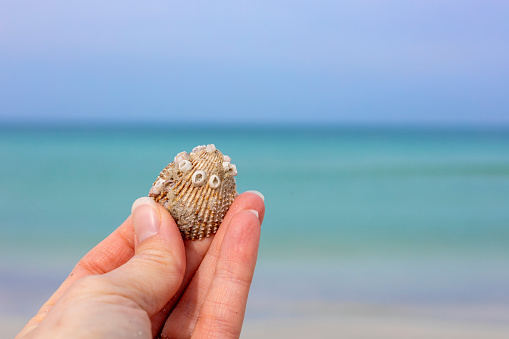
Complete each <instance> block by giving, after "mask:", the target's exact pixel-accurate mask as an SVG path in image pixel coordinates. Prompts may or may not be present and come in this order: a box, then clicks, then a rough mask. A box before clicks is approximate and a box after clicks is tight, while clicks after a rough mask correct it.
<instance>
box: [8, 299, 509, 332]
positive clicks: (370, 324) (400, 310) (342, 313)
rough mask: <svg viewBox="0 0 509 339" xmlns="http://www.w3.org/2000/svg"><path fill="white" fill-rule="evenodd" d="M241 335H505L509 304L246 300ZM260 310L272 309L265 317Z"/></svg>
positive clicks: (11, 323) (19, 321)
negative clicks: (247, 306)
mask: <svg viewBox="0 0 509 339" xmlns="http://www.w3.org/2000/svg"><path fill="white" fill-rule="evenodd" d="M250 306H252V307H251V309H254V310H255V311H256V312H257V314H259V315H261V318H259V319H253V318H249V317H248V318H246V320H245V322H244V327H243V330H242V335H241V338H243V339H251V338H253V339H254V338H257V339H258V338H269V339H270V338H297V339H298V338H346V339H373V338H376V339H389V338H390V339H398V338H401V339H403V338H404V339H429V338H433V339H442V338H443V339H446V338H447V339H456V338H458V339H459V338H461V339H470V338H471V339H474V338H475V339H480V338H482V339H507V338H509V308H507V307H506V306H496V305H486V306H482V305H481V306H480V305H477V306H476V307H459V306H449V307H448V306H443V305H442V306H432V307H431V306H427V307H423V306H419V307H417V306H394V305H393V306H387V305H357V304H339V303H330V304H328V303H300V304H297V303H294V304H291V305H290V304H288V303H285V304H278V305H274V304H272V305H271V306H270V309H268V308H266V307H267V306H269V305H268V304H265V305H264V304H254V305H253V303H251V305H250ZM264 311H267V312H271V316H270V317H265V316H263V315H264ZM27 321H28V318H25V317H20V316H12V315H7V314H0V328H1V329H2V331H1V333H0V339H3V338H6V339H8V338H14V336H15V335H16V334H17V333H18V332H19V331H20V330H21V329H22V328H23V326H24V325H25V323H26V322H27Z"/></svg>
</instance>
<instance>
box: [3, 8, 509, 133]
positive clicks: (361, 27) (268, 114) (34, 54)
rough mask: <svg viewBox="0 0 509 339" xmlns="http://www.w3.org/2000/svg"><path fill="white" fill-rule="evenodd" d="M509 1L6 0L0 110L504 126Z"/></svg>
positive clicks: (50, 115)
mask: <svg viewBox="0 0 509 339" xmlns="http://www.w3.org/2000/svg"><path fill="white" fill-rule="evenodd" d="M508 18H509V2H507V1H502V0H501V1H490V0H479V1H468V0H462V1H449V0H422V1H410V0H356V1H353V0H352V1H338V0H332V1H321V0H315V1H300V0H291V1H286V0H283V1H266V0H258V1H246V0H236V1H232V0H229V1H200V0H197V1H186V2H183V1H182V2H181V1H178V2H177V1H167V0H166V1H159V0H154V1H146V2H141V1H125V0H124V1H117V0H113V1H96V0H89V1H86V2H85V1H78V2H76V1H51V0H50V1H44V2H41V1H34V0H27V1H10V0H5V1H2V2H0V124H2V123H12V122H15V123H20V122H21V123H24V122H28V123H78V124H80V123H160V122H161V123H166V124H168V123H170V124H171V123H188V124H189V123H190V124H219V125H221V124H237V123H241V124H294V123H296V124H369V125H384V124H388V125H391V124H417V125H423V124H424V125H495V126H500V125H507V126H509V20H508Z"/></svg>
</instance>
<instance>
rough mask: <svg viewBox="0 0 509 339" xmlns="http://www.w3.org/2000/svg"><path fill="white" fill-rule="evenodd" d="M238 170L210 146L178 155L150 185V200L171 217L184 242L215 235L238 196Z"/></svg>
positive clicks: (228, 158)
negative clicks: (159, 205)
mask: <svg viewBox="0 0 509 339" xmlns="http://www.w3.org/2000/svg"><path fill="white" fill-rule="evenodd" d="M235 175H237V168H236V166H235V165H234V164H232V163H231V159H230V157H229V156H227V155H223V154H222V153H221V152H220V151H219V150H218V149H216V147H215V146H214V145H213V144H211V145H206V146H205V145H203V146H197V147H195V148H194V149H193V151H192V152H191V153H190V154H188V153H187V152H180V153H179V154H177V155H176V156H175V158H174V160H173V162H171V163H170V164H169V165H168V166H166V167H165V168H164V169H163V170H162V171H161V173H160V174H159V177H158V178H157V180H156V181H155V182H154V184H153V185H152V188H151V189H150V192H149V196H150V197H152V198H153V199H154V200H155V201H156V202H158V203H159V204H161V205H163V206H164V207H165V208H166V209H167V210H168V211H169V212H170V214H171V215H172V216H173V218H174V219H175V221H176V222H177V225H178V227H179V229H180V233H182V235H183V236H184V238H186V239H201V238H205V237H208V236H209V235H211V234H214V233H216V231H217V229H218V227H219V225H220V224H221V222H222V221H223V218H224V216H225V215H226V212H228V209H229V208H230V206H231V204H232V202H233V199H235V197H236V196H237V191H236V184H235V178H234V177H235Z"/></svg>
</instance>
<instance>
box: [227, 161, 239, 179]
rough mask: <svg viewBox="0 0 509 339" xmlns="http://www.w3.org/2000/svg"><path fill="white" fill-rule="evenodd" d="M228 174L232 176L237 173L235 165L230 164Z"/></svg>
mask: <svg viewBox="0 0 509 339" xmlns="http://www.w3.org/2000/svg"><path fill="white" fill-rule="evenodd" d="M228 174H229V175H230V176H232V177H234V176H236V175H237V166H235V165H234V164H230V168H229V169H228Z"/></svg>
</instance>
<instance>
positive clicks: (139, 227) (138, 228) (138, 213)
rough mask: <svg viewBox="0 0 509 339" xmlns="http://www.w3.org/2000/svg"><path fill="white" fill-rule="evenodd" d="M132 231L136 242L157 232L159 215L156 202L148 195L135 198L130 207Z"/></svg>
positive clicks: (159, 220)
mask: <svg viewBox="0 0 509 339" xmlns="http://www.w3.org/2000/svg"><path fill="white" fill-rule="evenodd" d="M131 214H132V218H133V226H134V232H135V233H136V238H137V239H138V242H142V241H143V240H145V239H147V238H150V237H151V236H153V235H156V234H157V233H159V228H160V226H161V216H160V215H159V210H158V207H157V203H156V202H155V201H154V200H153V199H152V198H149V197H143V198H139V199H137V200H136V201H135V202H134V203H133V206H132V208H131Z"/></svg>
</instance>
